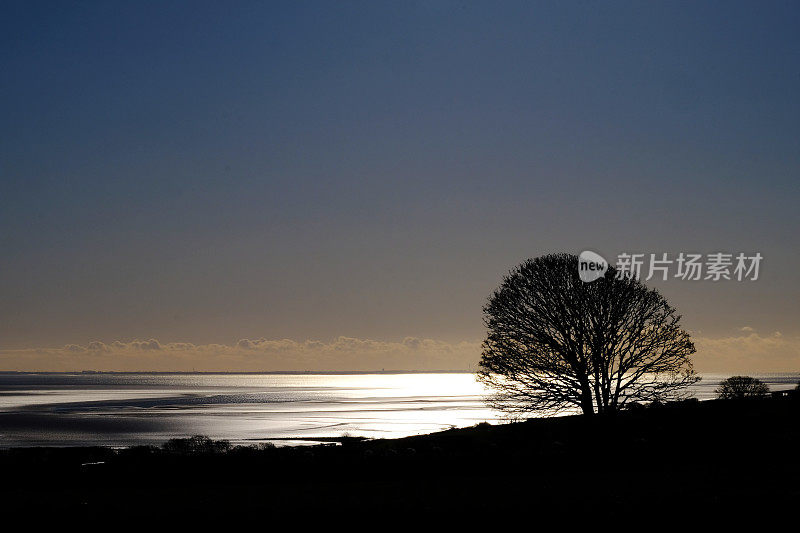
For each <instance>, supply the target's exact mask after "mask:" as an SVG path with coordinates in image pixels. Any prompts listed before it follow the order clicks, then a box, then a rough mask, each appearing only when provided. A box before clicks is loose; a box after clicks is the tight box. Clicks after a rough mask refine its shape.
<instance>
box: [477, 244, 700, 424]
mask: <svg viewBox="0 0 800 533" xmlns="http://www.w3.org/2000/svg"><path fill="white" fill-rule="evenodd" d="M483 312H484V322H485V325H486V327H487V330H488V333H487V337H486V340H485V341H484V343H483V351H482V355H481V361H480V370H479V372H478V377H479V379H480V380H481V381H482V382H483V383H485V384H487V385H488V386H490V387H491V388H492V389H494V391H495V392H496V394H495V396H494V397H493V398H492V400H491V401H492V403H493V404H494V405H495V406H496V407H498V408H500V409H504V410H507V411H511V412H529V411H540V412H544V413H548V414H555V413H558V412H561V411H565V410H570V409H577V408H579V409H581V410H582V411H583V413H585V414H593V413H610V412H615V411H617V410H618V409H620V408H622V407H623V406H625V405H626V403H628V402H631V401H644V402H649V401H655V400H659V401H667V400H671V399H676V398H678V397H681V396H682V395H683V391H684V390H685V388H686V387H687V386H689V385H691V384H693V383H695V382H697V381H698V380H699V379H700V378H699V377H697V376H696V374H695V372H694V370H693V367H692V362H691V360H690V356H691V355H692V354H693V353H694V352H695V347H694V344H693V343H692V341H691V339H690V337H689V334H688V333H687V332H686V331H684V330H683V329H682V328H681V326H680V316H679V315H678V314H677V313H676V311H675V309H674V308H673V307H671V306H670V305H669V304H668V303H667V301H666V300H665V299H664V297H663V296H662V295H661V294H659V293H658V292H657V291H656V290H654V289H651V288H648V287H646V286H645V285H644V284H643V283H641V282H640V281H639V280H638V279H634V278H629V277H625V276H619V275H617V272H616V270H615V269H614V268H613V267H611V268H609V269H608V271H607V272H606V273H605V275H603V276H602V277H600V278H599V279H597V280H595V281H592V282H589V283H587V282H584V281H581V279H580V277H579V274H578V257H577V256H575V255H571V254H552V255H546V256H542V257H537V258H535V259H529V260H527V261H525V262H523V263H522V264H520V265H519V266H517V267H516V268H515V269H513V270H512V271H511V272H510V273H509V274H508V275H507V276H505V277H504V279H503V282H502V283H501V285H500V287H499V288H498V289H497V290H495V291H494V293H493V294H492V295H491V296H490V297H489V301H488V302H487V304H486V305H485V307H484V309H483Z"/></svg>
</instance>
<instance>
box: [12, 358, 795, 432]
mask: <svg viewBox="0 0 800 533" xmlns="http://www.w3.org/2000/svg"><path fill="white" fill-rule="evenodd" d="M724 377H725V376H719V375H706V376H704V380H703V381H702V382H701V383H700V384H699V385H697V386H696V387H694V388H693V390H692V393H693V394H694V395H695V396H697V397H699V398H700V399H707V398H710V397H713V390H714V388H715V387H716V385H717V383H719V381H720V380H721V379H723V378H724ZM760 377H761V379H763V380H764V381H766V382H767V383H768V384H769V385H770V387H771V388H772V389H773V390H778V389H785V388H790V387H792V386H794V383H796V382H797V379H798V375H795V374H793V375H761V376H760ZM485 394H486V391H485V390H484V388H483V387H482V385H480V384H479V383H477V382H476V381H475V377H474V375H473V374H466V373H435V374H433V373H432V374H423V373H415V374H14V373H7V374H0V447H10V446H81V445H101V446H131V445H138V444H158V443H161V442H164V441H166V440H167V439H170V438H173V437H184V436H189V435H207V436H209V437H212V438H215V439H228V440H230V441H231V442H232V443H234V444H255V443H259V442H274V443H278V444H280V443H283V444H289V443H292V444H296V443H302V442H313V440H314V438H315V437H340V436H342V435H351V436H363V437H369V438H380V437H403V436H407V435H414V434H421V433H430V432H433V431H439V430H443V429H447V428H450V427H464V426H471V425H474V424H477V423H479V422H483V421H488V422H492V423H494V422H498V421H500V420H501V419H502V415H501V414H500V413H498V412H496V411H493V410H491V409H489V408H488V407H487V406H486V405H485V403H484V401H483V400H484V397H485ZM287 438H291V439H298V440H291V441H287V440H282V439H287ZM303 439H305V440H303Z"/></svg>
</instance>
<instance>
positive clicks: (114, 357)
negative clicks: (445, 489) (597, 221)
mask: <svg viewBox="0 0 800 533" xmlns="http://www.w3.org/2000/svg"><path fill="white" fill-rule="evenodd" d="M479 357H480V343H479V342H458V343H448V342H444V341H437V340H433V339H420V338H416V337H406V338H405V339H403V340H402V341H401V342H384V341H376V340H371V339H357V338H353V337H337V338H336V339H333V340H332V341H330V342H322V341H317V340H306V341H295V340H292V339H279V340H272V339H264V338H259V339H240V340H239V341H237V342H236V343H234V344H233V345H225V344H192V343H189V342H170V343H162V342H160V341H158V340H157V339H149V340H135V341H131V342H121V341H115V342H112V343H105V342H101V341H93V342H90V343H88V344H86V345H79V344H68V345H66V346H64V347H63V348H54V349H31V350H0V369H2V370H20V371H77V370H100V371H162V372H169V371H191V370H197V371H223V372H235V371H240V372H259V371H263V372H268V371H282V370H283V371H306V370H311V371H314V370H319V371H347V370H352V371H373V370H381V369H385V370H471V369H475V366H476V364H477V361H478V359H479Z"/></svg>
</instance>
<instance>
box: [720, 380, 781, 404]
mask: <svg viewBox="0 0 800 533" xmlns="http://www.w3.org/2000/svg"><path fill="white" fill-rule="evenodd" d="M714 392H716V393H717V398H719V399H721V400H735V399H741V398H759V397H762V396H766V395H767V394H769V387H767V386H766V385H765V384H764V382H763V381H761V380H760V379H756V378H751V377H750V376H733V377H730V378H728V379H726V380H723V381H722V383H720V384H719V387H717V389H716V390H715V391H714Z"/></svg>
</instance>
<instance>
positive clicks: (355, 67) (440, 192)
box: [0, 1, 800, 370]
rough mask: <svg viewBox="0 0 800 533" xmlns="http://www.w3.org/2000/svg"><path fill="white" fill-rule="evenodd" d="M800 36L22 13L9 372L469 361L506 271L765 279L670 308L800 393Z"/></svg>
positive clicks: (570, 17) (746, 27) (4, 300)
mask: <svg viewBox="0 0 800 533" xmlns="http://www.w3.org/2000/svg"><path fill="white" fill-rule="evenodd" d="M799 29H800V4H798V3H796V2H730V1H728V2H612V3H600V2H548V3H540V2H448V1H427V2H232V3H227V2H186V3H182V2H52V3H50V2H4V3H3V4H2V7H0V117H2V119H1V120H0V228H2V232H0V251H1V252H2V256H1V257H0V349H3V350H5V352H4V353H6V355H5V356H4V357H5V358H4V359H3V360H2V361H0V363H2V365H4V366H5V367H7V368H9V369H11V368H13V369H25V368H29V367H30V368H35V369H43V368H49V367H53V368H57V369H63V368H68V367H69V364H68V363H64V364H66V365H67V366H64V364H61V363H59V364H50V363H48V361H49V360H48V359H47V357H50V356H49V355H48V356H42V357H43V358H40V359H37V361H38V362H36V363H35V364H34V363H28V362H25V359H24V357H25V356H24V353H27V352H26V350H29V349H45V348H52V349H53V350H54V351H56V349H57V348H59V349H61V348H60V347H63V346H65V345H72V344H74V345H79V346H82V347H85V346H86V345H87V344H88V343H89V342H91V341H102V342H103V343H106V344H110V343H112V342H113V341H122V342H123V343H130V342H131V341H134V340H148V339H156V340H158V341H159V343H162V344H166V343H176V342H190V343H193V344H195V345H203V346H205V345H209V344H217V343H218V344H220V345H225V346H228V347H231V346H234V345H236V343H237V342H238V341H239V340H240V339H259V338H263V339H284V338H287V339H293V340H294V341H297V342H301V343H302V342H304V341H306V340H307V339H312V340H321V341H323V342H325V343H330V345H333V344H335V343H336V342H339V341H336V340H334V339H338V338H339V337H340V336H346V337H348V338H351V339H355V340H365V339H371V340H374V341H378V342H381V343H385V344H388V345H391V346H395V345H396V346H406V345H404V344H403V339H405V338H407V337H411V338H414V339H429V340H432V341H436V342H440V343H443V344H442V345H447V346H456V345H460V344H459V343H474V342H478V341H480V339H481V337H482V335H483V328H482V323H481V313H480V309H481V306H482V304H483V302H484V301H485V298H486V297H487V296H488V294H489V293H490V292H491V290H492V289H493V288H494V287H495V286H496V285H497V284H498V283H499V281H500V278H501V276H502V275H503V274H504V273H505V272H506V271H507V270H508V269H510V268H511V267H513V266H514V265H515V264H517V263H518V262H519V261H521V260H523V259H525V258H527V257H532V256H537V255H541V254H544V253H548V252H555V251H569V252H575V253H577V252H579V251H580V250H582V249H586V248H589V249H593V250H596V251H599V252H601V253H603V254H604V255H606V256H607V257H613V256H615V255H616V254H617V253H619V252H621V251H640V252H672V253H676V252H680V251H687V252H688V251H699V252H714V251H727V252H740V251H742V252H748V253H752V252H756V251H758V252H761V253H762V255H763V256H764V262H763V264H762V272H761V279H760V280H759V281H757V282H751V283H737V282H725V283H717V284H714V283H710V282H699V283H688V282H680V281H670V282H666V283H663V284H660V285H659V288H660V289H661V290H662V291H663V293H664V294H665V295H666V296H667V297H668V299H669V300H670V301H671V302H672V303H673V304H674V305H675V306H676V307H678V309H679V310H680V311H681V312H682V313H683V315H684V325H685V327H687V328H688V329H690V330H691V331H692V332H693V333H695V334H696V335H697V336H699V337H701V338H708V339H714V340H715V341H714V342H722V341H730V339H738V338H743V339H745V340H746V339H748V338H749V339H751V340H752V337H753V336H756V337H757V339H756V340H755V341H757V342H761V341H762V340H765V339H766V341H765V342H768V341H771V340H773V339H777V338H781V339H784V340H783V341H781V342H784V343H788V347H786V346H784V347H783V348H781V349H780V350H784V352H785V353H784V352H781V353H783V355H779V356H776V357H782V358H783V359H781V361H782V362H780V364H778V363H775V362H774V361H773V362H769V361H768V363H769V364H767V363H764V362H763V361H762V362H761V363H758V361H756V362H747V361H745V363H742V365H743V368H745V369H747V368H753V369H758V368H762V367H763V368H779V367H780V368H781V369H794V370H796V369H797V368H796V367H797V365H798V364H800V350H798V346H800V343H797V342H795V341H796V339H797V337H798V336H799V335H800V328H799V327H798V319H800V303H799V302H800V281H799V280H798V265H800V252H799V251H798V244H800V242H799V241H800V239H798V229H800V215H799V214H798V205H800V202H798V200H800V99H799V98H798V95H800V31H799ZM741 328H751V329H745V330H741ZM775 332H780V333H779V335H778V336H776V334H775ZM786 339H789V340H786ZM709 342H710V341H709ZM731 342H733V341H731ZM412 344H413V342H412ZM330 345H328V346H329V347H330ZM126 346H127V345H126ZM470 346H472V344H470ZM403 349H405V348H403ZM470 349H471V348H470ZM735 349H737V348H736V346H734V348H731V349H730V350H729V351H730V353H731V354H732V353H733V351H731V350H735ZM75 350H76V351H77V348H76V349H75ZM23 352H24V353H23ZM61 352H64V349H61ZM61 352H59V353H61ZM37 353H39V352H37ZM48 353H50V352H48ZM64 353H65V355H64V357H67V356H68V355H69V353H66V352H64ZM20 354H23V355H20ZM51 355H52V354H51ZM699 356H700V354H698V357H699ZM729 356H730V357H733V355H730V354H729ZM469 357H471V356H469V355H464V356H462V359H463V360H466V359H465V358H469ZM475 357H477V356H475ZM720 357H722V356H720ZM726 357H727V356H726ZM765 357H768V356H765ZM190 360H192V359H191V357H187V359H186V361H190ZM476 360H477V359H476ZM348 361H349V362H346V363H345V362H342V363H341V364H339V363H337V362H336V359H335V357H334V358H333V359H331V361H329V363H330V364H329V365H328V366H331V368H340V367H344V366H347V365H350V366H359V364H354V363H353V361H350V360H348ZM773 363H774V364H773ZM92 364H93V363H91V361H89V362H86V361H81V362H80V363H75V364H74V365H73V366H75V365H77V366H78V367H83V366H86V365H90V366H91V365H92ZM115 364H116V363H115V362H114V360H113V359H112V360H110V362H108V364H107V365H106V366H107V367H108V368H111V367H114V365H115ZM132 364H133V363H132ZM135 364H138V365H140V367H141V366H142V365H145V363H143V362H141V361H137V362H136V363H135ZM148 364H149V363H148ZM308 364H309V365H311V366H312V367H313V366H314V364H316V363H315V362H314V361H313V360H312V361H311V362H309V363H308ZM326 364H328V363H326ZM398 364H399V363H398ZM48 365H49V366H48ZM186 365H189V362H186ZM364 365H366V366H367V367H368V366H370V364H368V363H364ZM364 365H361V366H364ZM748 365H749V366H748ZM759 365H761V366H759ZM776 365H777V366H776ZM101 366H102V365H101ZM122 366H124V365H122ZM122 366H121V367H122ZM179 366H180V365H179ZM211 366H213V365H211ZM217 366H219V367H220V368H222V366H224V365H222V366H220V365H217ZM266 366H270V365H266ZM273 366H274V365H273ZM288 366H292V365H291V364H289V365H288ZM323 366H324V365H323ZM424 366H425V365H424V364H423V365H422V367H424ZM462 366H463V365H462ZM712 366H713V365H712ZM121 367H120V368H121ZM156 367H157V368H162V367H161V366H159V365H154V366H153V368H156ZM783 367H786V368H783ZM69 368H72V367H69ZM104 368H105V367H104ZM125 368H128V367H125ZM164 368H165V369H168V368H173V367H172V366H169V365H167V366H166V367H164ZM175 368H178V367H175ZM180 368H184V367H183V366H180ZM230 368H231V369H233V368H239V367H238V366H237V365H236V364H232V366H231V367H230ZM254 368H255V367H254ZM257 368H261V367H257ZM709 368H710V367H709ZM714 368H716V367H714ZM701 369H702V365H701Z"/></svg>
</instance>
